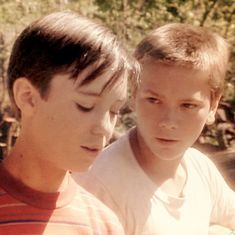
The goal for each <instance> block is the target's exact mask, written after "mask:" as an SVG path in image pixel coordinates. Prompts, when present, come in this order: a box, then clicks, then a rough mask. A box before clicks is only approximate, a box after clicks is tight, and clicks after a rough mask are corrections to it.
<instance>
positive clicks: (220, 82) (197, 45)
mask: <svg viewBox="0 0 235 235" xmlns="http://www.w3.org/2000/svg"><path fill="white" fill-rule="evenodd" d="M134 55H135V57H136V58H137V60H138V61H140V62H141V61H142V60H143V59H144V58H146V57H147V58H150V59H153V60H156V61H160V62H163V63H166V64H170V65H179V66H185V67H192V68H193V69H198V70H202V71H208V72H209V84H210V87H211V89H212V91H213V96H215V97H220V96H221V94H222V91H223V87H224V80H225V75H226V70H227V65H228V62H229V55H230V51H229V45H228V43H227V42H226V41H225V39H224V38H223V37H221V36H219V35H218V34H216V33H213V32H210V31H209V30H207V29H206V28H203V27H197V26H193V25H189V24H183V23H170V24H166V25H164V26H161V27H159V28H156V29H154V30H153V31H152V32H150V33H149V34H148V35H147V36H146V37H145V38H144V39H143V40H142V41H141V42H140V43H139V44H138V45H137V47H136V50H135V53H134Z"/></svg>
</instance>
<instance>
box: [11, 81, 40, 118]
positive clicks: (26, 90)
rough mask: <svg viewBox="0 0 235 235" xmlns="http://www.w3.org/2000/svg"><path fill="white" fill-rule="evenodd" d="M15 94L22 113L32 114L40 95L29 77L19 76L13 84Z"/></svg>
mask: <svg viewBox="0 0 235 235" xmlns="http://www.w3.org/2000/svg"><path fill="white" fill-rule="evenodd" d="M13 95H14V99H15V103H16V105H17V107H18V108H19V109H20V111H21V114H22V115H26V116H30V115H31V114H32V113H33V112H34V110H35V105H36V102H37V98H38V95H39V93H38V91H37V89H36V88H35V87H34V86H33V85H32V84H31V82H30V81H29V80H28V79H26V78H18V79H17V80H16V81H15V82H14V85H13Z"/></svg>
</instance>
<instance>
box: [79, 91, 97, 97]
mask: <svg viewBox="0 0 235 235" xmlns="http://www.w3.org/2000/svg"><path fill="white" fill-rule="evenodd" d="M78 93H79V94H82V95H89V96H93V97H98V96H100V93H97V92H91V91H79V92H78Z"/></svg>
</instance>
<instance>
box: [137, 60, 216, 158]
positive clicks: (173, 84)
mask: <svg viewBox="0 0 235 235" xmlns="http://www.w3.org/2000/svg"><path fill="white" fill-rule="evenodd" d="M140 78H141V84H140V87H139V89H138V90H137V93H136V99H135V111H136V115H137V130H138V135H137V136H138V138H139V141H138V142H139V145H140V147H141V150H142V151H143V152H145V151H147V152H150V153H153V156H154V157H157V158H159V159H162V160H172V159H177V158H180V157H181V156H182V154H183V153H184V151H185V150H186V149H187V148H188V147H190V146H192V144H193V143H194V142H195V141H196V139H197V138H198V136H199V135H200V133H201V131H202V129H203V127H204V125H205V123H206V121H207V120H208V118H212V119H213V117H214V114H215V109H216V108H213V110H212V108H211V101H210V96H211V91H210V88H209V85H208V74H207V73H206V72H202V71H196V70H193V69H187V68H183V67H180V66H169V65H168V66H167V65H164V64H162V63H159V62H154V61H146V62H145V63H143V70H142V73H141V77H140ZM146 155H147V154H146ZM146 157H147V156H146Z"/></svg>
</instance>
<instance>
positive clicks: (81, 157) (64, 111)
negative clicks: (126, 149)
mask: <svg viewBox="0 0 235 235" xmlns="http://www.w3.org/2000/svg"><path fill="white" fill-rule="evenodd" d="M85 76H86V72H85V73H84V72H83V73H82V74H81V75H80V76H79V78H78V80H77V81H76V82H74V81H73V80H69V78H68V77H69V76H68V75H56V76H55V77H54V78H53V79H52V81H51V87H50V91H49V96H48V98H47V100H44V99H41V98H40V99H39V102H37V108H36V112H35V114H34V116H33V118H34V119H33V122H32V123H33V124H32V125H33V128H34V129H31V131H32V132H33V134H34V136H35V138H34V139H35V140H36V141H37V142H36V145H37V147H38V148H39V149H40V151H41V154H42V157H43V159H42V160H43V161H45V160H46V161H48V164H54V166H55V167H58V168H63V169H70V170H86V169H87V167H88V166H89V165H90V164H91V163H92V161H93V160H94V158H95V157H96V156H97V154H98V153H99V152H100V151H101V150H102V149H103V148H104V146H105V145H106V144H107V142H108V140H109V139H110V137H111V135H112V132H113V129H114V126H115V124H116V120H117V114H118V112H119V109H120V108H121V106H122V105H123V103H124V102H125V98H126V92H127V84H126V81H125V80H124V79H123V81H120V82H118V84H115V85H114V86H113V87H111V88H109V89H107V91H105V92H103V93H102V94H100V93H101V90H102V88H103V87H104V85H105V84H106V83H107V81H108V80H109V78H110V73H109V72H107V73H106V74H104V75H101V77H100V78H96V79H95V80H94V81H92V82H91V83H90V84H87V85H83V86H80V87H79V83H80V82H81V81H82V80H83V79H84V77H85ZM45 157H46V158H45Z"/></svg>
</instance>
